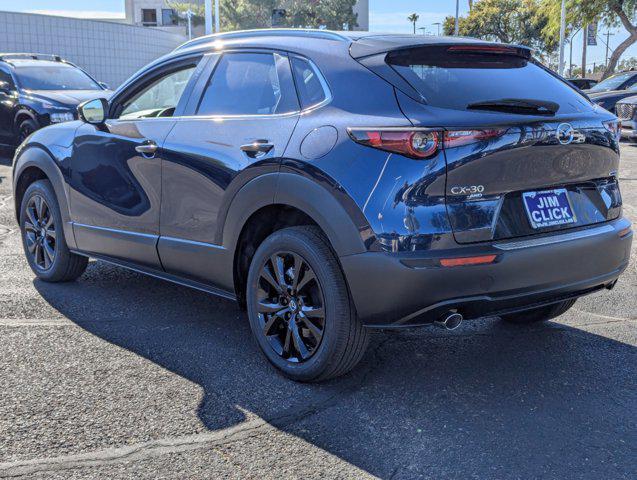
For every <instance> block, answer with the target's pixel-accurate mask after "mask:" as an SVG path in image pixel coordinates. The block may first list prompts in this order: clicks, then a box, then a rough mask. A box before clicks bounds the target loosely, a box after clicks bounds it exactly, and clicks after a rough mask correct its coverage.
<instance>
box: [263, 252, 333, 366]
mask: <svg viewBox="0 0 637 480" xmlns="http://www.w3.org/2000/svg"><path fill="white" fill-rule="evenodd" d="M257 298H258V304H257V312H258V318H259V322H260V325H261V328H262V329H263V334H264V335H265V337H266V339H267V341H268V343H269V345H270V347H272V349H273V350H274V351H275V352H276V353H277V355H279V356H280V357H282V358H284V359H286V360H287V361H289V362H295V363H299V362H304V361H306V360H308V359H309V358H311V357H312V355H314V353H315V352H316V350H317V348H318V347H319V345H320V343H321V340H322V339H323V332H324V329H325V308H324V305H325V301H324V296H323V291H322V289H321V285H320V284H319V282H318V280H317V278H316V274H315V273H314V271H313V270H312V268H311V267H310V265H309V264H308V263H307V262H306V261H305V259H303V257H301V256H300V255H299V254H297V253H293V252H277V253H275V254H273V255H271V256H270V257H269V258H268V259H267V261H266V262H265V264H264V265H263V266H262V267H261V271H260V275H259V282H258V293H257Z"/></svg>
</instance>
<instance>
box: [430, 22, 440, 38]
mask: <svg viewBox="0 0 637 480" xmlns="http://www.w3.org/2000/svg"><path fill="white" fill-rule="evenodd" d="M432 25H437V26H438V36H440V25H442V23H440V22H436V23H432Z"/></svg>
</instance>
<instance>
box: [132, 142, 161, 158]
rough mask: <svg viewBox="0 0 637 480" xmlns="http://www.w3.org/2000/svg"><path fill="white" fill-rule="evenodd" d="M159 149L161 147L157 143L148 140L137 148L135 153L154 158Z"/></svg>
mask: <svg viewBox="0 0 637 480" xmlns="http://www.w3.org/2000/svg"><path fill="white" fill-rule="evenodd" d="M158 148H159V147H158V146H157V144H156V143H155V142H153V141H152V140H147V141H145V142H144V143H142V144H141V145H137V146H136V147H135V151H136V152H137V153H141V154H142V155H144V156H145V157H153V156H154V155H155V152H156V151H157V149H158Z"/></svg>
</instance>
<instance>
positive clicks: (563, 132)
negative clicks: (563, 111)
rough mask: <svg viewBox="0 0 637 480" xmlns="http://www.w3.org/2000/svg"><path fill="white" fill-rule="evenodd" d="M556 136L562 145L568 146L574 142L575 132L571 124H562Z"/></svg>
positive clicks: (558, 127)
mask: <svg viewBox="0 0 637 480" xmlns="http://www.w3.org/2000/svg"><path fill="white" fill-rule="evenodd" d="M555 136H556V137H557V141H558V142H560V143H561V144H562V145H568V144H569V143H571V142H572V141H573V137H574V136H575V130H574V129H573V127H572V126H571V124H570V123H560V124H559V125H558V126H557V130H556V131H555Z"/></svg>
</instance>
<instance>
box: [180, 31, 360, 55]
mask: <svg viewBox="0 0 637 480" xmlns="http://www.w3.org/2000/svg"><path fill="white" fill-rule="evenodd" d="M251 37H309V38H318V39H323V40H336V41H341V42H345V41H350V40H351V39H349V38H348V37H346V36H345V35H341V34H340V33H338V32H334V31H331V30H318V29H310V28H262V29H254V30H237V31H234V32H224V33H213V34H212V35H204V36H203V37H198V38H195V39H192V40H189V41H187V42H186V43H183V44H181V45H179V46H178V47H177V48H175V50H174V51H178V50H183V49H184V48H189V47H194V46H197V45H203V44H205V43H209V42H214V41H215V40H230V39H237V38H251Z"/></svg>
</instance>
